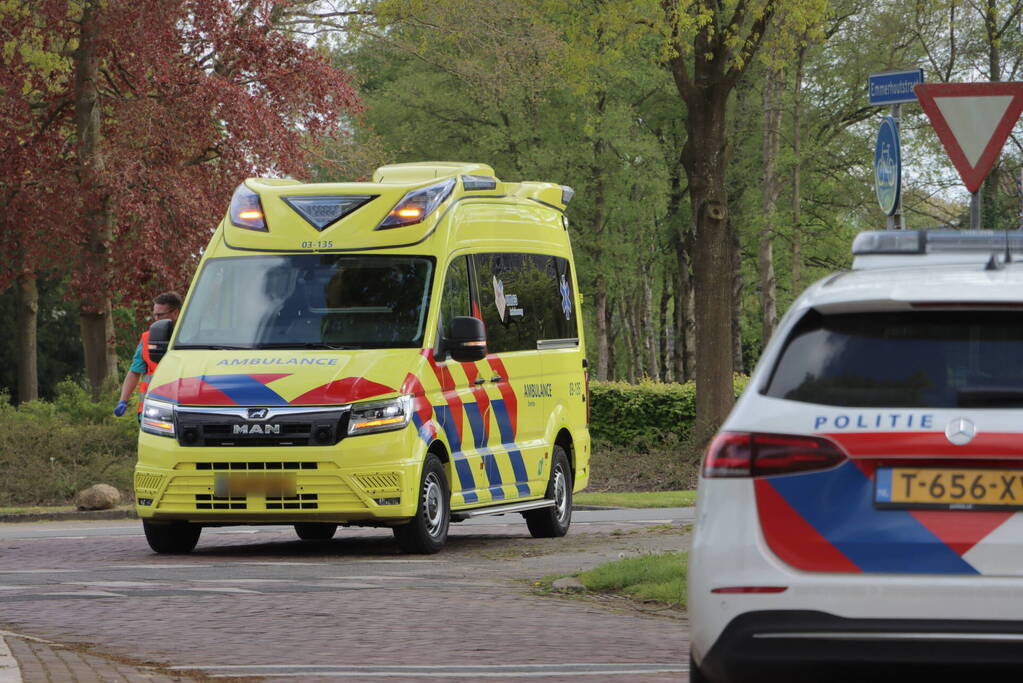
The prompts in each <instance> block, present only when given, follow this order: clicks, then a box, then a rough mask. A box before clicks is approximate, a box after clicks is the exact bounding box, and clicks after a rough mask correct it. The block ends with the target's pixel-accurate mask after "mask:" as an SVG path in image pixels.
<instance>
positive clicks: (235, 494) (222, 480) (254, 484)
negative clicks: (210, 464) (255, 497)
mask: <svg viewBox="0 0 1023 683" xmlns="http://www.w3.org/2000/svg"><path fill="white" fill-rule="evenodd" d="M253 493H256V494H260V495H263V496H273V497H281V498H290V497H291V496H294V495H295V493H296V485H295V475H294V474H262V473H257V472H232V473H227V472H218V473H217V474H216V476H215V477H214V479H213V495H215V496H217V497H218V498H245V497H247V496H248V495H249V494H253Z"/></svg>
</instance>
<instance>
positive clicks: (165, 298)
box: [153, 292, 181, 311]
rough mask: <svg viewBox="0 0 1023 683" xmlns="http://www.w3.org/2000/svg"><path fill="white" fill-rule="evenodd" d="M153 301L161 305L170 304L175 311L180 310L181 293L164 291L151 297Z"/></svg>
mask: <svg viewBox="0 0 1023 683" xmlns="http://www.w3.org/2000/svg"><path fill="white" fill-rule="evenodd" d="M153 303H154V304H160V305H161V306H170V307H171V308H173V309H174V310H175V311H178V310H181V295H180V294H178V293H177V292H164V293H163V294H161V295H160V296H158V297H156V298H155V299H153Z"/></svg>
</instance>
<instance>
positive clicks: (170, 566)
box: [100, 562, 221, 569]
mask: <svg viewBox="0 0 1023 683" xmlns="http://www.w3.org/2000/svg"><path fill="white" fill-rule="evenodd" d="M220 566H221V565H219V564H215V563H213V562H211V563H209V564H113V565H109V566H106V567H100V569H207V568H213V567H220Z"/></svg>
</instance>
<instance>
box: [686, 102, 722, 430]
mask: <svg viewBox="0 0 1023 683" xmlns="http://www.w3.org/2000/svg"><path fill="white" fill-rule="evenodd" d="M709 90H711V91H712V92H711V93H708V94H709V95H710V97H711V98H713V97H714V96H715V95H717V96H721V95H723V96H724V98H725V99H727V93H716V92H713V88H710V89H709ZM686 127H687V133H688V139H687V140H686V145H685V147H684V148H683V151H682V159H683V164H684V165H685V168H686V174H687V176H688V178H689V192H690V196H691V197H692V202H693V214H694V218H695V222H696V227H695V230H694V249H693V286H694V289H695V293H694V294H695V303H696V305H695V319H696V358H695V360H696V364H695V368H694V374H695V376H696V419H695V421H694V424H693V435H694V437H695V438H696V440H697V443H701V442H703V441H706V440H708V439H709V438H710V437H711V436H712V435H713V433H714V431H715V430H716V429H717V427H718V425H720V424H721V423H722V422H723V421H724V419H725V417H727V415H728V411H729V410H731V408H732V404H733V403H734V402H735V397H734V392H733V390H732V368H733V365H732V308H733V305H732V273H731V271H732V268H733V265H732V248H731V241H730V239H729V235H728V194H727V190H726V187H725V168H726V166H727V149H726V136H725V103H724V102H723V101H722V102H718V103H707V104H706V106H700V107H692V106H691V107H689V108H688V118H687V119H686Z"/></svg>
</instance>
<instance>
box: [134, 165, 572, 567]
mask: <svg viewBox="0 0 1023 683" xmlns="http://www.w3.org/2000/svg"><path fill="white" fill-rule="evenodd" d="M571 197H572V190H571V188H568V187H565V186H561V185H554V184H550V183H537V182H523V183H510V182H503V181H501V180H499V179H498V178H496V177H495V174H494V171H493V169H491V168H490V167H489V166H486V165H483V164H471V163H454V162H429V163H415V164H395V165H391V166H384V167H382V168H380V169H378V170H377V171H376V173H374V175H373V180H372V182H367V183H331V184H303V183H299V182H296V181H292V180H278V179H263V178H259V179H249V180H246V181H245V182H244V183H243V184H242V185H240V186H239V187H238V189H237V190H236V191H235V193H234V196H233V198H232V200H231V207H230V211H229V212H228V215H227V216H225V218H224V219H223V221H222V222H221V224H220V225H219V226H218V227H217V229H216V232H215V233H214V234H213V237H212V238H211V240H210V243H209V246H208V247H207V249H206V251H205V252H204V253H203V257H202V261H201V263H200V265H199V268H198V271H197V273H196V276H195V279H194V280H193V282H192V285H191V287H190V289H189V294H188V297H187V298H186V300H185V303H184V307H183V309H182V312H181V316H180V319H179V321H178V323H177V326H176V327H175V328H173V329H172V328H171V323H170V321H158V322H156V323H154V325H153V327H152V328H151V332H150V353H151V355H153V356H154V358H155V359H157V360H159V367H158V368H157V370H156V372H155V374H154V376H153V378H152V381H151V383H150V389H149V392H148V394H147V395H146V396H145V399H144V404H143V411H142V418H141V432H140V435H139V445H138V452H139V457H138V464H137V466H136V468H135V482H134V483H135V496H136V509H137V511H138V514H139V517H140V518H141V519H142V523H143V526H144V529H145V533H146V539H147V540H148V542H149V545H150V547H152V549H153V550H154V551H156V552H158V553H187V552H190V551H191V550H192V549H193V548H194V547H195V545H196V543H197V542H198V540H199V535H200V532H201V531H202V528H203V527H204V526H221V525H234V524H287V525H294V528H295V531H296V533H297V534H298V536H299V537H300V538H302V539H307V540H323V539H328V538H331V537H332V536H333V535H334V533H335V531H336V530H337V526H338V525H339V524H340V525H369V526H385V527H390V528H392V529H393V531H394V535H395V537H396V540H397V542H398V545H399V546H400V547H401V549H402V550H404V551H405V552H416V553H432V552H436V551H437V550H439V549H440V548H441V546H443V544H444V543H445V541H446V539H447V535H448V529H449V523H450V522H459V521H462V520H466V519H469V518H471V517H475V516H479V515H489V514H506V513H521V514H522V516H523V517H525V521H526V524H527V525H528V528H529V531H530V533H531V534H532V535H533V536H535V537H555V536H562V535H564V534H565V533H566V531H567V530H568V527H569V524H570V522H571V517H572V493H573V491H578V490H580V489H582V488H584V487H585V486H586V484H587V483H588V480H589V455H590V438H589V432H588V420H589V417H588V416H589V410H588V407H589V403H588V400H589V399H588V392H587V371H586V355H585V347H584V345H583V329H582V322H581V320H580V297H579V291H578V285H577V280H576V272H575V268H574V265H573V264H574V261H573V259H572V249H571V246H570V241H569V235H568V220H567V219H566V217H565V208H566V205H567V203H568V202H569V200H570V199H571Z"/></svg>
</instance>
